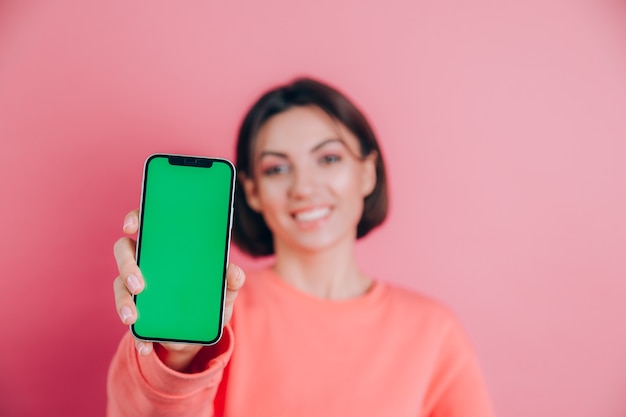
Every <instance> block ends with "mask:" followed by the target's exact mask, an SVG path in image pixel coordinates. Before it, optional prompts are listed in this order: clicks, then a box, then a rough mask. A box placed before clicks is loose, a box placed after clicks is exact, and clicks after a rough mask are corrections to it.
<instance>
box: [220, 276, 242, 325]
mask: <svg viewBox="0 0 626 417" xmlns="http://www.w3.org/2000/svg"><path fill="white" fill-rule="evenodd" d="M245 281H246V274H245V273H244V272H243V271H242V270H241V268H239V267H238V266H237V265H235V264H230V265H229V266H228V270H227V271H226V299H225V300H224V323H225V324H226V323H228V322H229V321H230V318H231V317H232V315H233V308H234V305H235V300H236V299H237V295H238V294H239V290H240V289H241V287H243V284H244V283H245Z"/></svg>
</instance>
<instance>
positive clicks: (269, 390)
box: [108, 270, 493, 417]
mask: <svg viewBox="0 0 626 417" xmlns="http://www.w3.org/2000/svg"><path fill="white" fill-rule="evenodd" d="M204 349H206V350H207V352H215V351H216V350H217V352H218V353H217V356H215V357H213V358H211V357H208V358H206V359H205V360H204V361H200V369H198V372H197V373H193V374H183V373H179V372H176V371H173V370H171V369H169V368H167V367H166V366H165V365H163V364H162V362H161V361H160V360H159V358H158V357H157V356H156V354H154V352H153V353H152V354H151V355H149V356H147V357H140V356H139V355H138V354H137V353H136V350H135V347H134V341H133V339H132V337H131V336H130V333H129V334H127V335H126V336H125V337H124V338H123V339H122V341H121V343H120V346H119V349H118V351H117V353H116V355H115V357H114V359H113V362H112V363H111V368H110V371H109V379H108V416H110V417H113V416H115V417H117V416H134V417H137V416H148V415H150V416H186V417H191V416H211V415H225V416H237V417H241V416H245V417H248V416H255V417H265V416H267V417H270V416H271V417H277V416H300V417H305V416H324V417H333V416H341V417H346V416H359V417H364V416H395V417H401V416H407V417H408V416H412V417H416V416H463V417H479V416H480V417H483V416H484V417H487V416H492V415H493V413H492V410H491V406H490V402H489V399H488V395H487V393H486V390H485V386H484V383H483V381H482V379H481V376H480V372H479V369H478V366H477V363H476V360H475V358H474V355H473V353H472V349H471V347H470V345H469V344H468V341H467V339H466V338H465V336H464V334H463V331H462V330H461V329H460V327H459V325H458V324H457V322H456V320H455V318H454V317H453V315H452V314H451V313H450V312H449V311H448V310H446V309H445V308H444V307H442V306H441V305H439V304H437V303H436V302H434V301H432V300H430V299H427V298H425V297H423V296H420V295H417V294H414V293H411V292H408V291H405V290H401V289H398V288H394V287H391V286H389V285H387V284H384V283H376V284H375V285H374V287H373V288H372V289H371V290H370V291H369V292H368V293H367V294H366V295H364V296H363V297H360V298H357V299H352V300H346V301H328V300H322V299H318V298H315V297H312V296H309V295H307V294H304V293H302V292H299V291H298V290H296V289H294V288H292V287H290V286H289V285H287V284H286V283H284V282H283V281H282V280H281V279H280V278H278V277H277V276H276V275H275V274H274V273H273V272H271V271H270V270H264V271H260V272H256V273H249V274H248V277H247V281H246V285H245V286H244V288H243V289H242V290H241V292H240V294H239V297H238V299H237V301H236V305H235V311H234V314H233V319H232V321H231V323H230V325H229V326H227V328H226V329H225V332H224V336H223V338H222V340H221V341H220V342H219V343H218V345H217V346H216V347H213V348H204Z"/></svg>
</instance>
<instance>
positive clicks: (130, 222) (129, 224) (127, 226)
mask: <svg viewBox="0 0 626 417" xmlns="http://www.w3.org/2000/svg"><path fill="white" fill-rule="evenodd" d="M137 229H139V210H138V209H135V210H133V211H131V212H130V213H128V214H127V215H126V217H124V225H123V226H122V230H123V231H124V233H126V234H129V235H132V234H133V233H136V232H137Z"/></svg>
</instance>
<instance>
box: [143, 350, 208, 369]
mask: <svg viewBox="0 0 626 417" xmlns="http://www.w3.org/2000/svg"><path fill="white" fill-rule="evenodd" d="M201 348H202V346H194V345H187V346H184V347H178V346H177V347H176V348H170V347H165V346H163V345H162V344H160V343H155V344H154V352H155V353H156V355H157V356H158V358H159V359H160V360H161V362H163V364H164V365H165V366H167V367H168V368H170V369H173V370H174V371H177V372H182V373H192V371H191V365H192V363H193V360H194V358H195V357H196V355H197V354H198V352H199V351H200V349H201Z"/></svg>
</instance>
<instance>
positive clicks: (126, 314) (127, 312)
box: [122, 306, 133, 324]
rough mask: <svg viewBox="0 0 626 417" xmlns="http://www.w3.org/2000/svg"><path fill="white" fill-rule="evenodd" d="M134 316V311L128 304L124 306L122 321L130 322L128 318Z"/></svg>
mask: <svg viewBox="0 0 626 417" xmlns="http://www.w3.org/2000/svg"><path fill="white" fill-rule="evenodd" d="M132 316H133V312H132V310H131V309H130V307H128V306H124V307H122V322H123V323H124V324H128V319H130V318H131V317H132Z"/></svg>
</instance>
